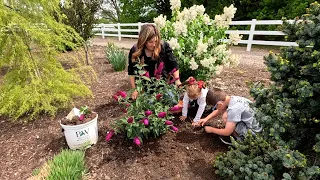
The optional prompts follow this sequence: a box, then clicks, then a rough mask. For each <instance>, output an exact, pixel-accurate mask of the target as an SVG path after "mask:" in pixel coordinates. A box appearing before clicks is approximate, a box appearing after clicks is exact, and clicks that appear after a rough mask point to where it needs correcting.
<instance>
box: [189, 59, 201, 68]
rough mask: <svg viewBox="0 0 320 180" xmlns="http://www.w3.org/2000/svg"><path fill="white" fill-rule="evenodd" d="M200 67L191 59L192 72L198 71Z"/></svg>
mask: <svg viewBox="0 0 320 180" xmlns="http://www.w3.org/2000/svg"><path fill="white" fill-rule="evenodd" d="M198 67H199V65H198V64H197V62H196V61H195V60H194V58H191V61H190V69H192V70H196V69H198Z"/></svg>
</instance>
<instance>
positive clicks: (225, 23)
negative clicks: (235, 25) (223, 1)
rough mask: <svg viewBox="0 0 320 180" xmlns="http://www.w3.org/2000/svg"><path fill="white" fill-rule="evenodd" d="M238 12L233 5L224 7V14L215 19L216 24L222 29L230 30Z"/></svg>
mask: <svg viewBox="0 0 320 180" xmlns="http://www.w3.org/2000/svg"><path fill="white" fill-rule="evenodd" d="M236 11H237V8H235V7H234V6H233V4H231V5H230V6H229V7H224V9H223V14H221V15H216V16H215V17H214V22H215V24H216V25H217V26H218V27H220V28H228V27H229V24H230V22H231V20H232V18H234V14H235V13H236Z"/></svg>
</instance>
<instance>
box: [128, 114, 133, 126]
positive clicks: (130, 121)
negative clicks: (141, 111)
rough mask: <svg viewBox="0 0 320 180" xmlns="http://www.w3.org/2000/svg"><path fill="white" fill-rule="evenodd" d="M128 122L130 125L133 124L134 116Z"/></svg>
mask: <svg viewBox="0 0 320 180" xmlns="http://www.w3.org/2000/svg"><path fill="white" fill-rule="evenodd" d="M127 122H128V123H130V124H131V123H133V117H132V116H131V117H129V118H128V120H127Z"/></svg>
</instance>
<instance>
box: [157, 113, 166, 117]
mask: <svg viewBox="0 0 320 180" xmlns="http://www.w3.org/2000/svg"><path fill="white" fill-rule="evenodd" d="M166 115H167V113H166V112H159V114H158V118H164V117H166Z"/></svg>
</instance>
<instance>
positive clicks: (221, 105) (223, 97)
mask: <svg viewBox="0 0 320 180" xmlns="http://www.w3.org/2000/svg"><path fill="white" fill-rule="evenodd" d="M213 96H214V97H215V99H216V110H214V111H213V112H212V113H211V114H209V115H208V116H207V117H206V118H203V119H200V120H199V122H198V124H199V125H201V126H204V124H205V123H206V122H207V121H208V120H209V119H211V118H215V117H217V116H218V115H222V120H223V121H224V122H225V128H224V129H218V128H214V127H210V126H205V127H204V128H205V131H206V132H207V133H214V134H217V135H220V136H231V135H233V136H234V137H235V138H236V139H238V140H243V139H244V138H245V137H246V135H247V132H248V130H249V129H250V130H251V132H252V134H255V133H258V132H261V131H262V127H261V126H260V124H259V122H258V121H257V120H256V118H255V117H254V114H255V112H254V111H253V109H252V108H251V107H250V103H252V102H251V101H250V100H249V99H247V98H244V97H240V96H229V95H227V94H226V93H225V92H223V91H222V90H218V89H216V90H215V91H214V92H213ZM220 139H221V140H222V141H223V138H222V137H220ZM225 143H226V142H225ZM226 144H228V143H226Z"/></svg>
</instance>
